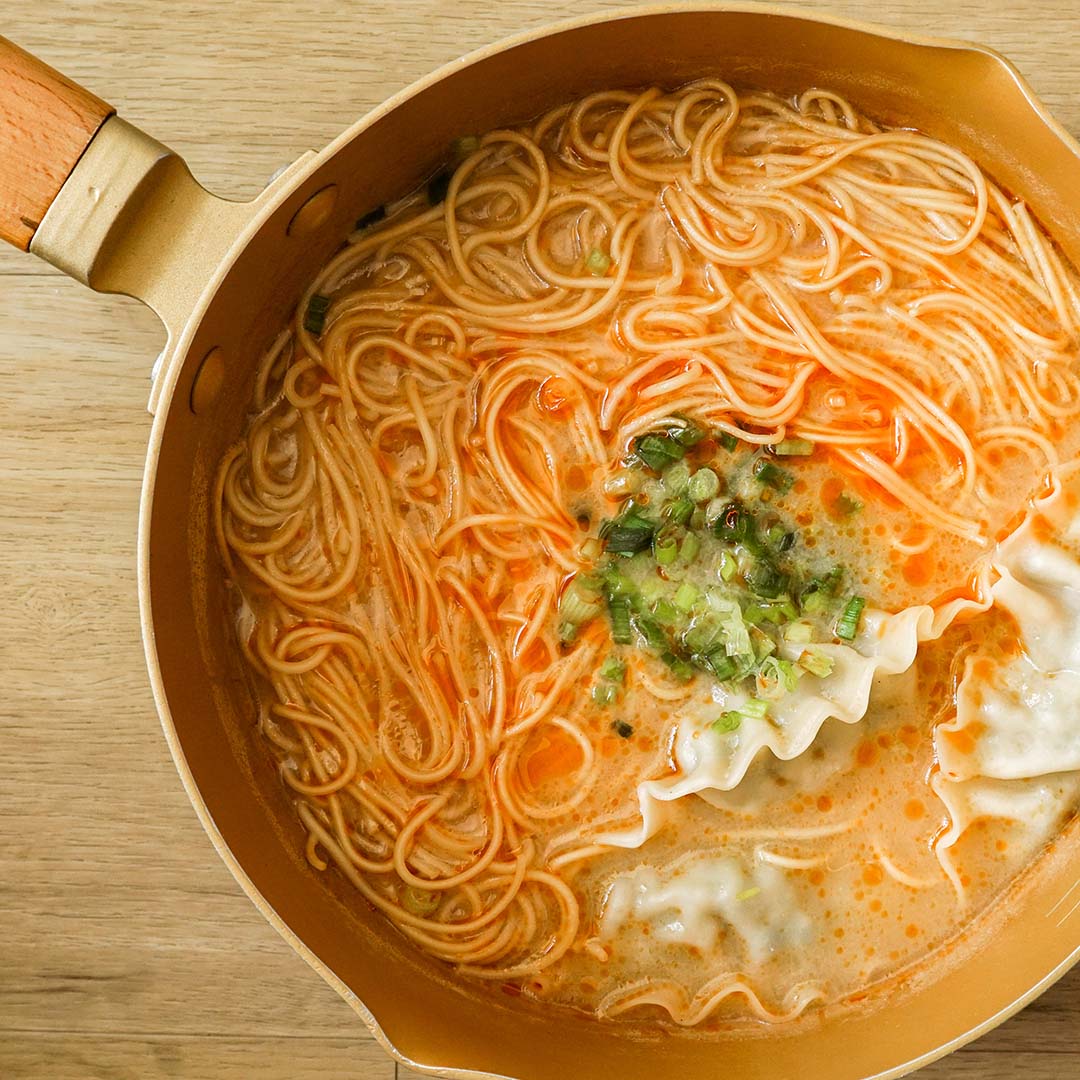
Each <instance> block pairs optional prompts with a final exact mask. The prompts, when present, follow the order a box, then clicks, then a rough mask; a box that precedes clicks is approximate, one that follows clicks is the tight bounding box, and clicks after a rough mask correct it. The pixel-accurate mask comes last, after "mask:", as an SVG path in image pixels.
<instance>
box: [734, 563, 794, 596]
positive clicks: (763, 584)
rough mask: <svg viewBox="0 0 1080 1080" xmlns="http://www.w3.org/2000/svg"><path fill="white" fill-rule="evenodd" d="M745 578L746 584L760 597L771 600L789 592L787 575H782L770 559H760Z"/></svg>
mask: <svg viewBox="0 0 1080 1080" xmlns="http://www.w3.org/2000/svg"><path fill="white" fill-rule="evenodd" d="M744 576H745V578H746V584H747V585H748V586H749V587H750V589H751V591H752V592H754V593H756V594H757V595H758V596H764V597H766V598H768V599H770V600H771V599H773V598H775V597H777V596H779V595H780V594H781V593H782V592H786V591H787V587H788V576H787V574H783V573H781V572H780V571H779V570H778V569H777V568H776V567H775V566H774V565H773V564H772V563H771V562H769V561H768V559H758V560H757V561H756V562H755V563H754V565H753V566H751V567H750V569H749V570H748V571H747V572H746V574H745V575H744Z"/></svg>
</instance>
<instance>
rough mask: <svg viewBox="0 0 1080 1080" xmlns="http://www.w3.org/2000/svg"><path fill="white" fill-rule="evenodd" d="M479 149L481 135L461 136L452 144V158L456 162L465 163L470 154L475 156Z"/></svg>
mask: <svg viewBox="0 0 1080 1080" xmlns="http://www.w3.org/2000/svg"><path fill="white" fill-rule="evenodd" d="M479 149H480V136H479V135H459V136H458V137H457V138H456V139H455V140H454V141H453V142H452V143H451V144H450V156H451V157H452V158H453V159H454V161H464V160H465V159H466V158H467V157H468V156H469V155H470V154H475V153H476V151H477V150H479Z"/></svg>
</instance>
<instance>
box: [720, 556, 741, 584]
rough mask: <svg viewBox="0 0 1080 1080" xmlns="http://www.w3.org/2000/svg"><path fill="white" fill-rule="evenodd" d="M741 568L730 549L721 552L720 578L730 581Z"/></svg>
mask: <svg viewBox="0 0 1080 1080" xmlns="http://www.w3.org/2000/svg"><path fill="white" fill-rule="evenodd" d="M738 569H739V563H738V561H737V560H736V558H735V556H734V555H732V554H731V552H730V551H722V552H720V579H721V581H730V580H731V579H732V578H733V577H734V576H735V574H736V572H737V571H738Z"/></svg>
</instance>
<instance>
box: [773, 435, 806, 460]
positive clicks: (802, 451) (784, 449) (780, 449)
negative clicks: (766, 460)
mask: <svg viewBox="0 0 1080 1080" xmlns="http://www.w3.org/2000/svg"><path fill="white" fill-rule="evenodd" d="M769 449H771V450H772V452H773V453H774V454H776V455H778V456H779V457H809V456H810V455H811V454H812V453H813V452H814V444H813V443H812V442H811V441H810V440H809V439H782V440H781V441H780V442H778V443H777V444H776V445H775V446H772V447H770V448H769Z"/></svg>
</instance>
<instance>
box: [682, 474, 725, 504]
mask: <svg viewBox="0 0 1080 1080" xmlns="http://www.w3.org/2000/svg"><path fill="white" fill-rule="evenodd" d="M719 490H720V477H719V476H717V475H716V473H715V472H713V470H712V469H707V468H706V469H698V471H697V472H696V473H694V475H693V476H691V477H690V483H689V488H688V491H687V494H688V495H689V496H690V498H691V499H693V500H694V502H696V503H703V502H708V501H709V500H710V499H712V498H715V496H716V493H717V492H718V491H719Z"/></svg>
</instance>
